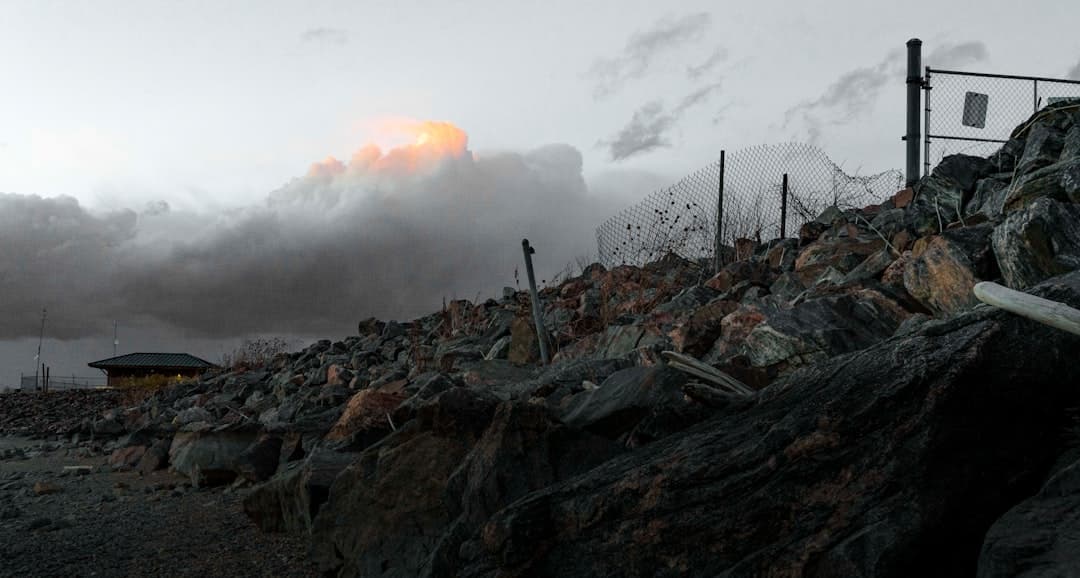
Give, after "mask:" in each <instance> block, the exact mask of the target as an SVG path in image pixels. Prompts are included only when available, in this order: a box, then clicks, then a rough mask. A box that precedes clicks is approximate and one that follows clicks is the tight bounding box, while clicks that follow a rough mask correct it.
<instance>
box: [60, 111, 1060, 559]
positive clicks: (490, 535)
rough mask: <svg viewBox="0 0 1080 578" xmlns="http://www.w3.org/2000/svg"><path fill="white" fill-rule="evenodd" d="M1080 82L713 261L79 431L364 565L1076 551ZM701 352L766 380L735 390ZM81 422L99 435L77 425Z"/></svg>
mask: <svg viewBox="0 0 1080 578" xmlns="http://www.w3.org/2000/svg"><path fill="white" fill-rule="evenodd" d="M982 280H996V281H998V282H1001V283H1002V284H1005V285H1008V286H1010V287H1013V288H1017V289H1023V290H1026V291H1029V292H1032V293H1035V294H1038V295H1042V296H1045V297H1048V298H1052V299H1055V300H1058V301H1061V302H1065V303H1067V304H1070V305H1071V306H1073V307H1080V103H1077V102H1076V101H1067V102H1063V103H1058V104H1056V105H1053V106H1051V107H1047V108H1046V109H1044V111H1042V112H1040V113H1039V114H1038V115H1036V116H1035V117H1033V118H1032V119H1031V121H1030V122H1028V123H1025V125H1023V126H1021V127H1019V128H1018V129H1017V131H1016V132H1015V133H1014V135H1013V138H1012V139H1011V140H1010V141H1009V142H1008V144H1006V145H1005V146H1004V147H1003V148H1002V149H1001V151H999V152H998V153H996V154H995V155H993V156H992V157H990V158H988V159H981V158H976V157H968V156H953V157H949V158H946V159H945V160H944V161H943V162H942V163H941V164H940V165H938V166H937V167H936V168H935V169H934V171H933V173H932V174H931V175H929V176H928V177H926V178H924V179H922V180H921V181H920V182H919V183H918V184H917V185H916V186H915V187H914V189H913V190H905V191H901V192H899V193H898V194H897V195H896V196H895V197H894V198H893V199H891V200H889V201H886V202H885V203H882V204H881V205H879V206H873V207H865V208H862V209H858V210H847V211H842V210H840V209H836V208H833V209H830V210H829V211H826V212H825V213H824V214H823V215H821V216H820V217H819V218H818V219H817V220H816V221H814V222H811V223H808V224H807V225H806V226H804V227H803V228H802V230H801V231H800V233H799V238H797V239H796V238H792V239H783V240H776V241H773V242H770V243H766V244H762V245H760V246H757V247H756V249H755V250H754V252H753V256H752V257H751V258H750V259H748V260H744V261H739V262H735V263H731V264H728V265H727V266H725V267H724V268H723V270H722V271H720V272H719V273H717V274H715V275H712V274H710V272H709V271H708V270H707V268H706V267H705V266H703V265H702V264H699V263H694V262H690V261H685V260H683V259H679V258H677V257H674V256H669V257H667V258H665V259H663V260H661V261H659V262H656V263H653V264H650V265H647V266H645V267H642V268H634V267H616V268H614V269H612V270H605V269H604V268H603V267H601V266H599V265H593V266H590V267H589V268H587V269H586V270H584V271H583V272H582V274H581V275H580V276H578V277H575V278H572V279H567V280H565V281H563V282H562V283H560V284H558V285H557V286H553V287H549V288H547V289H545V290H544V291H542V298H543V300H544V316H545V324H546V326H547V328H548V329H550V330H551V336H550V341H551V344H552V348H553V350H555V351H556V354H555V356H554V360H553V363H552V364H551V365H550V366H547V367H541V366H539V365H538V364H537V363H536V361H537V357H538V346H537V342H536V337H535V335H534V333H533V331H532V324H531V320H530V318H529V314H528V311H529V307H528V298H527V295H526V294H524V293H522V292H514V291H512V290H508V291H506V292H505V294H504V296H503V298H502V299H501V300H498V301H496V300H489V301H486V302H484V303H475V304H474V303H469V302H467V301H454V302H451V303H449V304H448V305H447V307H446V308H445V309H444V310H443V311H440V312H438V313H436V314H433V315H430V316H427V317H424V318H421V319H417V320H414V321H411V322H408V323H396V322H382V321H378V320H367V321H365V322H362V323H360V325H359V327H358V334H357V335H355V336H352V337H349V338H347V339H344V340H342V341H338V342H331V341H321V342H319V343H316V344H313V345H312V346H310V347H308V348H306V349H304V350H302V351H298V352H295V353H291V354H283V355H280V356H278V357H277V358H275V359H274V360H273V362H272V363H270V364H268V365H267V366H266V367H264V368H260V369H255V370H247V371H236V372H230V373H224V374H220V375H214V376H204V378H203V379H200V380H198V381H196V382H191V383H186V384H181V385H178V386H176V387H173V388H171V389H168V390H165V391H162V392H160V393H159V394H158V395H156V396H154V397H152V398H150V399H148V400H146V401H145V402H143V403H142V404H140V405H138V406H134V407H128V408H123V409H122V410H121V411H117V412H114V413H113V414H112V415H109V416H106V417H104V418H103V419H100V420H98V421H96V422H95V423H93V424H90V425H89V426H87V427H84V428H82V429H84V430H85V429H87V428H89V429H92V430H94V431H98V432H102V435H105V434H104V432H110V431H117V432H118V433H119V430H123V432H125V435H124V436H123V437H119V438H117V439H116V440H115V441H114V442H112V445H111V448H110V449H112V450H113V451H114V453H113V460H112V461H113V463H114V465H115V467H117V468H140V469H144V470H146V471H152V470H154V469H157V468H163V467H170V468H172V469H174V470H175V471H177V472H179V473H182V474H184V475H185V476H188V477H189V478H190V480H191V481H192V483H193V484H195V485H213V484H235V485H237V486H246V485H250V486H251V488H250V489H249V490H248V493H247V494H246V497H245V501H244V506H245V509H246V511H247V512H248V514H249V516H250V518H251V519H252V520H253V521H254V522H255V523H256V524H257V525H258V526H259V527H261V528H262V529H264V530H266V531H271V532H292V533H297V534H299V535H302V536H306V537H307V538H308V539H309V540H310V542H311V548H312V555H313V557H314V559H315V561H316V562H317V563H318V564H319V565H320V566H321V568H322V570H323V571H325V572H328V573H331V574H337V575H348V576H360V575H362V576H455V575H456V576H535V575H544V576H557V575H558V576H561V575H581V574H593V575H598V576H665V575H671V576H674V575H680V576H682V575H700V576H759V575H761V576H764V575H768V576H796V575H800V576H801V575H813V576H912V575H931V576H933V575H940V576H955V575H965V574H967V575H970V574H972V573H975V572H976V571H977V572H978V573H979V574H980V575H982V576H1006V575H1009V576H1011V575H1016V574H1019V573H1023V572H1027V574H1025V575H1030V576H1038V575H1048V576H1049V575H1061V574H1068V573H1070V572H1080V568H1078V567H1077V566H1076V564H1077V562H1076V557H1075V556H1072V555H1071V554H1069V552H1071V550H1070V546H1071V545H1072V544H1073V542H1074V541H1075V540H1073V538H1072V536H1074V535H1075V533H1076V531H1077V530H1076V528H1078V526H1077V519H1076V517H1075V516H1073V515H1071V514H1070V513H1068V512H1071V511H1072V509H1075V507H1076V506H1077V505H1080V485H1078V484H1077V483H1075V479H1074V478H1076V477H1077V476H1076V475H1075V472H1074V470H1075V468H1076V466H1075V465H1074V464H1075V462H1076V460H1077V456H1076V454H1075V452H1073V450H1072V448H1073V447H1074V446H1075V445H1076V424H1075V422H1074V421H1073V417H1074V415H1073V410H1072V408H1075V407H1076V406H1077V403H1078V402H1080V399H1078V397H1080V388H1078V387H1077V385H1078V384H1080V364H1077V363H1075V361H1076V360H1077V359H1078V358H1080V337H1077V336H1072V335H1069V334H1066V333H1064V332H1062V331H1059V330H1056V329H1051V328H1049V327H1045V326H1042V325H1039V324H1036V323H1034V322H1031V321H1027V320H1024V319H1022V318H1019V317H1016V316H1013V315H1011V314H1008V313H1005V312H1002V311H998V310H994V309H992V308H989V307H987V306H981V305H979V304H978V301H977V300H976V299H975V297H974V296H973V294H972V286H973V285H974V284H975V283H976V282H978V281H982ZM665 350H674V351H678V352H682V353H684V354H687V355H690V356H693V357H695V358H697V359H700V360H702V361H703V362H705V363H707V364H709V365H710V366H711V367H713V368H718V369H720V370H722V371H724V372H726V373H727V374H729V375H731V376H733V377H735V378H737V379H738V380H740V381H741V382H743V383H745V384H747V385H749V386H750V387H751V388H753V389H754V390H756V393H755V394H754V395H752V396H749V397H737V398H731V397H725V396H713V397H710V396H709V395H705V396H703V395H702V394H701V391H706V392H707V391H710V390H709V389H708V388H705V389H704V390H701V389H700V386H696V385H693V384H691V382H692V381H693V379H692V378H691V377H690V376H689V375H687V374H685V373H683V372H681V371H678V370H676V369H674V368H673V367H672V366H670V365H669V364H667V363H665V361H664V359H663V358H662V356H661V355H660V352H662V351H665ZM69 433H71V432H69Z"/></svg>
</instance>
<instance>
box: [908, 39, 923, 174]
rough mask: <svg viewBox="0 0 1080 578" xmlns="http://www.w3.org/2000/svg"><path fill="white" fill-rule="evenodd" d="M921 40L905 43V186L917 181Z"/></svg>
mask: <svg viewBox="0 0 1080 578" xmlns="http://www.w3.org/2000/svg"><path fill="white" fill-rule="evenodd" d="M921 71H922V40H919V39H918V38H912V39H911V40H908V41H907V134H906V135H905V136H904V140H905V141H906V144H907V165H906V168H907V175H906V179H907V186H909V187H910V186H912V185H914V184H915V183H916V182H917V181H918V180H919V140H920V138H919V137H920V134H919V96H920V95H919V92H920V91H921V90H922V77H921V76H919V73H920V72H921Z"/></svg>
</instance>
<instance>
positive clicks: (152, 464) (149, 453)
mask: <svg viewBox="0 0 1080 578" xmlns="http://www.w3.org/2000/svg"><path fill="white" fill-rule="evenodd" d="M170 446H172V440H171V439H164V440H157V441H155V442H154V444H153V445H152V446H150V447H149V448H148V449H147V450H146V453H144V454H143V456H142V459H140V460H139V471H140V472H142V473H143V474H149V473H150V472H154V471H157V470H163V469H165V468H166V467H168V465H169V447H170Z"/></svg>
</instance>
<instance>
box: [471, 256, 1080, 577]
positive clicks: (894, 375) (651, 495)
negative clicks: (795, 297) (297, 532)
mask: <svg viewBox="0 0 1080 578" xmlns="http://www.w3.org/2000/svg"><path fill="white" fill-rule="evenodd" d="M1038 293H1040V294H1042V295H1044V296H1048V297H1054V298H1057V299H1059V300H1063V301H1066V302H1069V303H1071V304H1073V305H1080V272H1077V273H1074V274H1072V275H1071V276H1069V277H1068V278H1060V279H1059V280H1058V281H1056V282H1055V283H1054V284H1053V285H1046V286H1043V287H1041V288H1040V290H1039V291H1038ZM1077 348H1080V337H1076V336H1071V335H1069V334H1066V333H1065V332H1061V331H1057V330H1054V329H1051V328H1049V327H1045V326H1041V325H1038V324H1036V323H1034V322H1030V321H1027V320H1024V319H1022V318H1019V317H1017V316H1014V315H1011V314H1009V313H1006V312H1003V311H994V310H987V309H980V310H976V311H972V312H969V313H965V314H963V315H962V316H961V317H959V318H957V319H955V320H953V321H950V322H949V323H948V324H946V325H943V326H939V327H937V328H935V329H934V330H933V331H931V330H930V329H929V328H928V329H926V330H924V331H921V332H919V333H917V334H915V335H910V336H907V337H902V338H894V339H891V340H888V341H885V342H881V343H878V344H877V345H874V346H872V347H870V348H867V349H865V350H862V351H858V352H854V353H851V354H848V355H842V356H838V357H835V358H833V359H831V360H829V361H827V362H825V363H822V364H819V365H814V366H810V367H806V368H804V369H802V370H800V371H797V372H794V373H792V374H790V375H789V376H787V377H785V378H782V379H781V381H779V382H775V383H773V384H772V385H771V386H769V387H768V388H766V389H765V390H764V391H763V392H762V393H761V396H760V399H759V400H758V401H757V403H756V404H754V405H752V406H750V407H747V408H741V409H739V410H737V411H734V410H733V411H720V412H719V413H718V414H717V415H715V416H714V417H712V418H710V419H708V420H706V421H705V422H703V423H700V424H698V425H697V426H694V427H691V428H689V429H687V430H685V431H683V432H679V433H676V434H674V435H671V436H669V437H667V438H665V439H663V440H661V441H659V442H655V443H652V444H648V445H646V446H644V447H642V448H640V449H638V450H636V451H634V452H630V453H627V454H624V455H621V456H617V457H615V458H613V459H611V460H609V461H607V462H605V463H604V464H603V465H602V466H601V467H598V468H595V469H593V470H591V471H589V472H586V473H584V474H582V475H579V476H576V477H574V478H573V479H570V480H567V481H565V482H563V483H560V484H554V485H551V486H548V487H547V488H544V489H542V490H539V491H535V492H532V493H529V494H528V495H526V496H524V497H522V498H519V499H518V500H516V501H514V502H513V503H512V504H510V505H508V506H505V507H503V508H502V509H500V510H499V511H497V512H496V513H495V514H494V515H493V516H492V517H491V518H490V519H489V520H488V521H487V522H486V523H485V524H484V526H483V528H482V530H481V531H480V532H479V533H478V535H477V539H476V542H475V543H474V544H473V545H472V546H471V547H470V548H463V551H464V553H465V554H467V555H468V556H469V559H468V560H467V562H466V566H465V567H464V568H461V569H459V570H458V571H457V572H455V575H458V576H462V577H477V576H495V575H498V576H526V575H528V576H585V575H598V576H616V575H617V576H631V577H632V576H654V575H656V574H657V571H658V569H661V571H662V572H666V573H668V574H670V575H680V574H692V575H698V576H763V575H770V574H773V573H777V572H780V571H781V570H783V574H784V575H792V576H799V575H819V576H881V577H885V578H891V577H906V576H929V575H933V576H958V575H969V574H971V571H972V569H973V567H974V564H975V558H976V552H977V551H978V548H979V545H980V544H981V543H982V541H983V537H984V535H985V534H986V531H987V529H988V528H989V527H990V525H991V523H992V522H993V521H994V520H995V519H997V518H998V517H1000V515H1001V514H1002V513H1003V512H1004V511H1005V510H1007V509H1008V508H1009V507H1010V506H1011V505H1012V503H1013V502H1012V500H1013V499H1014V497H1015V496H1023V495H1025V493H1030V492H1032V491H1034V489H1035V488H1037V485H1038V484H1039V482H1040V480H1041V476H1042V475H1043V474H1044V473H1045V472H1046V470H1047V468H1048V467H1049V464H1050V463H1052V461H1053V460H1054V459H1055V458H1056V456H1057V455H1058V453H1059V452H1060V448H1061V444H1062V441H1061V440H1060V436H1058V432H1059V424H1061V423H1062V421H1061V419H1062V417H1063V408H1066V407H1070V406H1073V405H1074V404H1076V403H1077V402H1078V401H1080V391H1078V390H1077V388H1076V387H1075V385H1074V384H1076V383H1078V382H1080V366H1078V365H1077V364H1062V361H1063V360H1064V359H1065V356H1066V355H1067V354H1066V353H1065V352H1068V351H1075V350H1077ZM1018 383H1023V384H1025V386H1024V387H1016V384H1018ZM1035 392H1038V394H1037V395H1033V394H1034V393H1035ZM1002 424H1008V426H1007V427H1002ZM1051 440H1056V441H1051ZM957 451H962V452H963V455H964V459H963V460H959V461H958V460H956V459H955V456H956V455H957V453H956V452H957Z"/></svg>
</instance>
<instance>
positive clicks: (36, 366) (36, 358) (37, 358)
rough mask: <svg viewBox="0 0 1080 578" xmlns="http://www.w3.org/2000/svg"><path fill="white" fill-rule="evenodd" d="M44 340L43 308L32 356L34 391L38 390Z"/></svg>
mask: <svg viewBox="0 0 1080 578" xmlns="http://www.w3.org/2000/svg"><path fill="white" fill-rule="evenodd" d="M44 340H45V308H44V307H42V308H41V334H40V335H38V342H37V355H35V356H34V389H35V390H36V389H37V388H38V375H39V373H38V372H39V369H40V367H41V342H42V341H44Z"/></svg>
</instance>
